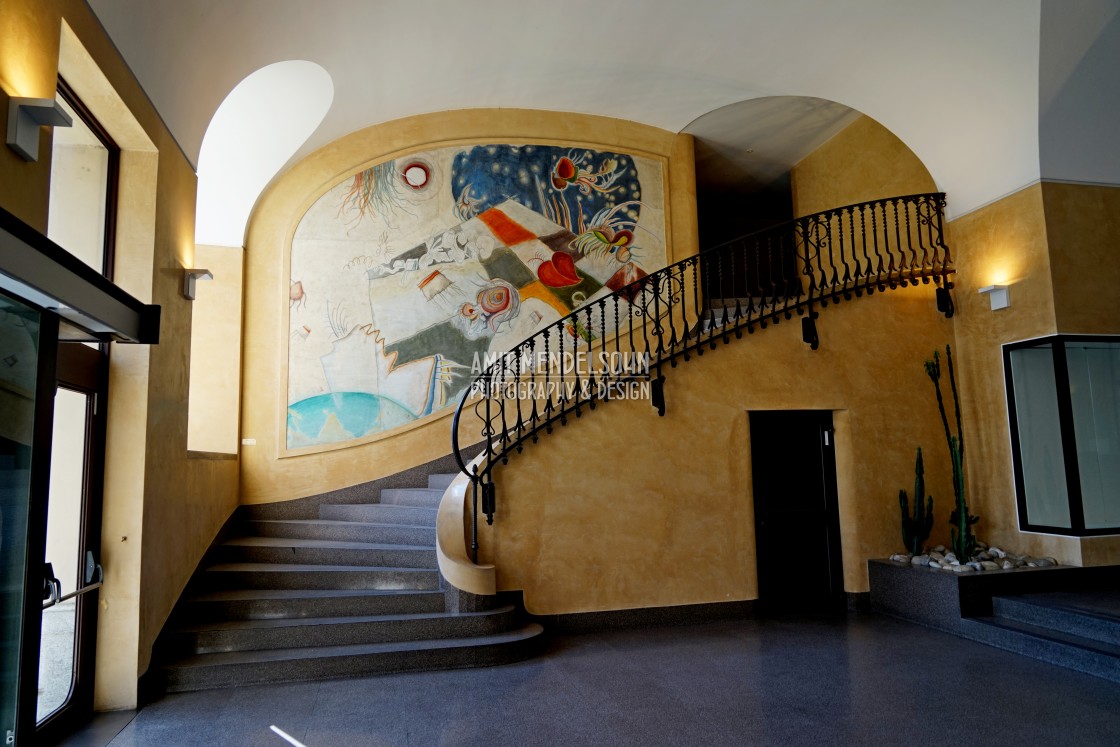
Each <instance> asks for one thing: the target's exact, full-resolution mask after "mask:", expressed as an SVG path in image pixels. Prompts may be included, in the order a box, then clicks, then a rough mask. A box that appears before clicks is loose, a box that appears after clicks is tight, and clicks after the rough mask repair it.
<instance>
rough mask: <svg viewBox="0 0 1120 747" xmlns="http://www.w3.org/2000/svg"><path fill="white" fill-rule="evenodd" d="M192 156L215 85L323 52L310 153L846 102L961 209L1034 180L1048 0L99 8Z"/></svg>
mask: <svg viewBox="0 0 1120 747" xmlns="http://www.w3.org/2000/svg"><path fill="white" fill-rule="evenodd" d="M90 3H91V5H92V6H93V8H94V10H95V11H96V12H97V14H98V16H99V17H100V19H101V21H102V23H103V24H104V25H105V27H106V29H107V30H108V32H109V34H110V35H111V36H112V38H113V40H114V42H115V43H116V45H117V47H118V48H119V49H120V50H121V52H122V53H123V55H124V57H125V59H126V60H127V62H128V63H129V65H130V66H131V67H132V69H133V71H134V72H135V73H136V76H137V78H138V79H139V80H140V82H141V84H142V85H143V86H144V88H145V90H146V91H147V92H148V94H149V95H150V97H151V98H152V100H153V101H154V103H155V105H156V107H157V109H159V111H160V113H161V114H162V116H163V118H164V121H166V122H167V123H168V126H169V127H170V128H171V130H172V132H173V134H174V135H175V137H176V138H177V139H178V140H179V142H180V144H181V145H182V146H183V148H184V150H185V151H186V153H187V154H188V156H189V157H191V158H193V157H194V154H196V153H197V152H198V148H199V145H200V143H201V138H202V133H203V132H204V131H205V128H206V124H207V122H208V121H209V119H210V116H211V113H212V112H213V111H214V110H215V109H216V108H217V106H218V104H219V102H220V101H221V99H222V97H223V95H224V92H225V91H228V90H229V89H230V88H232V87H233V85H234V84H235V83H236V82H237V81H238V80H240V79H241V78H242V77H244V76H245V75H247V74H248V73H250V72H251V71H253V70H255V69H257V68H258V67H260V66H262V65H264V64H267V63H268V62H269V61H272V60H276V59H306V60H312V61H314V62H317V63H318V64H320V65H322V67H323V68H324V69H326V71H327V72H328V73H329V74H330V75H331V77H332V79H333V80H334V84H335V92H336V96H335V104H334V106H333V107H332V109H331V111H330V113H329V114H328V115H327V117H326V118H325V119H324V121H323V124H322V125H321V126H320V127H319V129H318V130H317V131H316V132H315V134H314V135H313V136H312V137H311V138H310V139H308V141H307V142H306V143H305V144H304V145H303V146H302V147H301V148H300V150H299V152H298V153H297V156H302V155H304V154H306V153H309V152H310V151H312V150H313V149H315V148H317V147H320V146H322V145H324V144H326V143H328V142H330V141H332V140H335V139H336V138H339V137H341V136H342V135H345V134H347V133H349V132H352V131H354V130H356V129H359V128H362V127H365V126H368V125H371V124H376V123H379V122H384V121H388V120H392V119H397V118H400V117H405V116H409V115H414V114H421V113H426V112H432V111H441V110H447V109H460V108H469V107H523V108H531V109H548V110H554V111H571V112H583V113H592V114H601V115H606V116H612V117H619V118H624V119H631V120H635V121H638V122H643V123H647V124H651V125H654V126H657V127H661V128H664V129H667V130H672V131H679V130H681V129H682V128H684V127H685V126H686V125H687V124H688V123H689V122H692V121H693V120H695V119H696V118H697V117H699V116H700V115H702V114H705V113H707V112H710V111H713V110H716V109H719V108H721V107H723V106H726V105H728V104H732V103H735V102H739V101H743V100H746V99H751V98H756V97H761V96H774V95H793V96H808V97H815V98H821V99H828V100H831V101H836V102H839V103H842V104H845V105H847V106H850V107H852V108H854V109H856V110H858V111H861V112H863V113H865V114H867V115H869V116H871V117H873V118H874V119H876V120H877V121H879V122H880V123H881V124H883V125H884V126H885V127H887V128H889V129H890V130H891V131H892V132H894V133H895V134H896V135H898V136H899V137H900V138H901V139H902V140H903V141H904V142H905V143H906V144H907V145H908V146H909V147H910V148H911V149H913V150H914V151H915V153H916V154H917V155H918V157H919V158H921V159H922V161H923V162H924V163H925V164H926V166H927V167H928V168H929V169H930V171H931V173H932V174H933V176H934V178H935V179H936V180H937V182H938V184H939V186H940V187H941V188H943V189H945V190H947V191H948V192H949V193H950V209H951V211H953V212H957V213H959V212H962V211H966V210H969V209H971V208H973V207H976V206H979V205H981V204H983V203H985V202H988V201H990V200H993V199H995V198H998V197H1000V196H1002V195H1004V194H1007V193H1008V192H1011V191H1014V190H1016V189H1018V188H1020V187H1022V186H1023V185H1025V184H1027V183H1030V182H1031V181H1034V180H1035V179H1037V178H1038V177H1039V153H1038V72H1039V70H1038V63H1039V18H1040V0H985V1H984V2H976V1H975V0H938V2H928V1H927V0H845V2H834V1H832V0H784V2H781V3H779V2H775V1H774V0H735V1H734V2H729V1H728V0H690V2H687V3H683V2H679V0H612V2H606V3H604V2H601V0H566V1H565V2H561V3H531V4H529V3H510V2H508V1H506V0H472V2H464V3H448V2H444V1H443V0H413V1H412V2H369V1H368V0H331V1H330V2H324V3H312V2H307V0H237V2H216V1H214V0H90Z"/></svg>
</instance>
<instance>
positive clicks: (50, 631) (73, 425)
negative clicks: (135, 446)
mask: <svg viewBox="0 0 1120 747" xmlns="http://www.w3.org/2000/svg"><path fill="white" fill-rule="evenodd" d="M106 362H107V360H106V352H105V351H104V350H103V349H102V346H99V345H87V344H82V343H72V342H70V343H67V342H64V343H60V344H59V346H58V358H57V374H56V375H57V380H58V385H57V388H56V390H55V397H54V416H53V429H52V430H53V437H52V446H51V469H50V486H49V490H48V499H47V526H46V553H45V560H46V565H45V567H44V575H45V576H47V577H48V583H49V584H50V585H51V586H53V587H54V588H53V594H51V598H50V599H48V600H46V601H45V602H44V609H43V611H42V624H41V628H40V629H41V634H40V640H39V672H38V682H37V699H36V709H35V717H36V721H37V722H38V724H39V736H40V737H42V738H50V739H54V738H55V737H57V736H59V735H61V734H64V733H65V732H67V731H69V730H70V729H71V728H72V727H73V726H75V725H76V724H77V723H80V722H81V721H84V720H85V719H87V718H88V717H89V715H90V713H91V712H92V707H93V663H94V644H95V642H96V619H97V598H98V594H97V589H98V588H99V587H100V584H101V576H102V570H101V567H100V565H99V562H98V561H99V557H100V553H101V546H100V535H101V484H102V480H103V477H104V472H103V463H104V462H103V448H102V444H103V441H104V417H103V415H104V413H103V412H102V411H103V409H104V399H105V396H104V395H105V377H106V370H105V369H106Z"/></svg>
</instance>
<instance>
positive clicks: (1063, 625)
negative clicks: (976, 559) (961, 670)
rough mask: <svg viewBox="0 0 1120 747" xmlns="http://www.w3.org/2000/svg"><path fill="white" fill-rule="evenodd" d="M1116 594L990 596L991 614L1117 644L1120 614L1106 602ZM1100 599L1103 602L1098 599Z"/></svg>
mask: <svg viewBox="0 0 1120 747" xmlns="http://www.w3.org/2000/svg"><path fill="white" fill-rule="evenodd" d="M1112 597H1115V600H1116V601H1120V594H1115V595H1110V594H1108V593H1094V594H1086V593H1078V592H1055V593H1049V594H1016V595H1007V596H998V597H993V598H992V608H993V611H994V616H995V617H999V618H1003V619H1008V620H1015V621H1017V622H1022V623H1027V624H1030V625H1036V626H1039V627H1042V628H1046V629H1047V630H1054V631H1059V632H1061V633H1065V634H1067V635H1072V636H1078V637H1082V638H1090V639H1093V640H1095V641H1100V642H1102V643H1106V644H1110V645H1114V646H1115V645H1120V615H1118V614H1117V613H1116V612H1114V611H1113V609H1112V608H1111V607H1110V603H1111V602H1112V601H1113V599H1112ZM1102 602H1103V603H1102Z"/></svg>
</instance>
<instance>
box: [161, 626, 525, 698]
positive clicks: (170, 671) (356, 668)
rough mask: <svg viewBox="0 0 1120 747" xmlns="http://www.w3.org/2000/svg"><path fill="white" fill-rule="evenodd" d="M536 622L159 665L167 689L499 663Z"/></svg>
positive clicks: (509, 658)
mask: <svg viewBox="0 0 1120 747" xmlns="http://www.w3.org/2000/svg"><path fill="white" fill-rule="evenodd" d="M541 632H542V630H541V626H540V625H538V624H536V623H530V624H528V625H526V626H524V627H522V628H518V629H516V630H511V631H508V632H505V633H499V634H496V635H490V636H478V637H471V638H450V639H437V640H423V641H395V642H390V643H372V644H351V645H345V646H323V647H311V648H287V649H284V648H282V649H269V650H265V651H235V652H229V653H220V654H199V655H197V656H192V657H189V658H186V659H181V660H179V661H176V662H173V663H172V664H169V665H167V666H165V667H164V668H163V674H164V677H165V684H166V688H167V690H168V692H188V691H191V690H204V689H209V688H218V687H238V686H241V685H250V684H259V683H274V682H295V681H308V680H320V679H329V678H332V677H357V676H363V675H370V674H380V673H389V672H418V671H425V670H430V669H455V668H461V667H477V666H489V665H495V664H505V663H509V662H513V661H519V660H521V659H524V658H527V657H529V656H532V655H533V654H534V653H535V652H536V651H537V648H538V647H539V641H540V634H541Z"/></svg>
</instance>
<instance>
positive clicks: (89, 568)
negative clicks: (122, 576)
mask: <svg viewBox="0 0 1120 747" xmlns="http://www.w3.org/2000/svg"><path fill="white" fill-rule="evenodd" d="M43 573H44V574H45V577H44V579H43V609H47V608H48V607H53V606H55V605H56V604H59V603H61V602H65V601H66V600H67V599H73V598H74V597H77V596H81V595H82V594H85V593H86V592H90V591H93V590H94V589H99V588H101V584H102V583H104V581H105V571H104V569H103V568H102V567H101V564H100V563H98V562H97V561H96V560H94V558H93V551H92V550H87V551H86V562H85V586H83V587H82V588H80V589H75V590H74V591H72V592H70V593H69V594H63V593H62V582H61V581H59V580H58V579H57V578H55V577H54V570H53V569H52V568H51V564H50V563H47V564H46V566H45V568H44V569H43ZM95 575H96V576H97V580H96V581H94V580H93V579H94V576H95ZM48 586H49V589H48Z"/></svg>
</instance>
